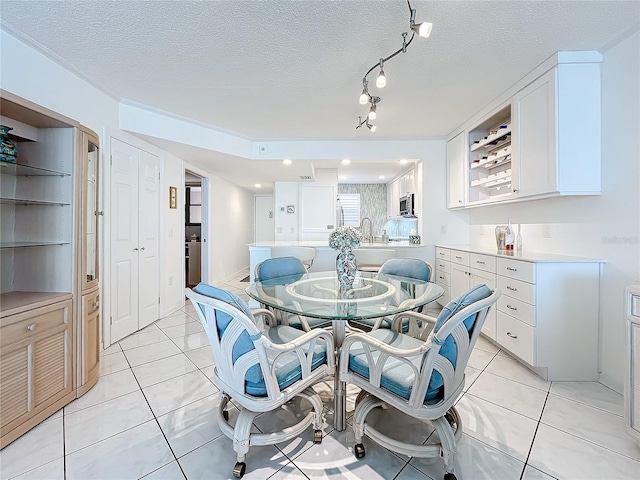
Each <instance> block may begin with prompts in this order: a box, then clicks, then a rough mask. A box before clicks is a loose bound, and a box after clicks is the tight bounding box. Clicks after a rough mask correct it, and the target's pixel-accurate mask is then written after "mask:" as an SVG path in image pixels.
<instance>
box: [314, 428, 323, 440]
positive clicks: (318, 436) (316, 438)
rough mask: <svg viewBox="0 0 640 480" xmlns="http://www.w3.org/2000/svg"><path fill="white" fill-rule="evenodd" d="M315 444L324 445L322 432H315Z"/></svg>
mask: <svg viewBox="0 0 640 480" xmlns="http://www.w3.org/2000/svg"><path fill="white" fill-rule="evenodd" d="M313 443H322V430H314V431H313Z"/></svg>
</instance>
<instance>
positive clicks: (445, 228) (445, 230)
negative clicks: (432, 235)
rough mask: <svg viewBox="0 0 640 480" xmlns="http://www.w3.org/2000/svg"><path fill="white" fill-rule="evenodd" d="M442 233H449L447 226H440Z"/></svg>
mask: <svg viewBox="0 0 640 480" xmlns="http://www.w3.org/2000/svg"><path fill="white" fill-rule="evenodd" d="M440 233H441V234H443V235H444V234H445V233H447V226H446V225H440Z"/></svg>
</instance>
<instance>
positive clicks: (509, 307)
mask: <svg viewBox="0 0 640 480" xmlns="http://www.w3.org/2000/svg"><path fill="white" fill-rule="evenodd" d="M507 308H508V309H509V310H513V311H515V312H517V311H518V309H517V308H516V307H512V306H511V305H509V304H507Z"/></svg>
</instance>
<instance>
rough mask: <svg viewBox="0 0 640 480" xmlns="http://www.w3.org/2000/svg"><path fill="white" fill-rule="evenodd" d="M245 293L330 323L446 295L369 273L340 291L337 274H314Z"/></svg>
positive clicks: (371, 315)
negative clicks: (330, 321)
mask: <svg viewBox="0 0 640 480" xmlns="http://www.w3.org/2000/svg"><path fill="white" fill-rule="evenodd" d="M246 291H247V294H248V295H249V296H250V297H251V298H253V299H254V300H256V301H258V302H260V303H262V304H264V305H268V306H270V307H274V308H277V309H279V310H283V311H285V312H289V313H294V314H296V313H297V314H300V315H305V316H307V317H314V318H324V319H331V320H341V319H342V320H350V319H363V318H378V317H383V316H388V315H394V314H396V313H400V312H405V311H407V310H412V309H414V308H417V307H420V306H422V305H425V304H427V303H430V302H432V301H434V300H436V299H437V298H439V297H440V296H441V295H442V294H443V293H444V291H443V289H442V288H441V287H440V286H438V285H436V284H435V283H429V282H424V281H422V280H416V279H413V278H407V277H399V276H395V275H383V274H378V273H370V272H358V273H357V274H356V278H355V280H354V282H353V285H352V287H351V288H349V289H341V288H340V285H339V282H338V277H337V275H336V272H314V273H307V274H304V275H291V276H286V277H278V278H273V279H270V280H266V281H264V282H254V283H252V284H251V285H249V287H247V289H246Z"/></svg>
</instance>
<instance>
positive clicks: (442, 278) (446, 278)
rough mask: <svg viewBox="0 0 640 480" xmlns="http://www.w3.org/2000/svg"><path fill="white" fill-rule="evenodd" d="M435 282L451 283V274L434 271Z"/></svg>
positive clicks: (441, 283)
mask: <svg viewBox="0 0 640 480" xmlns="http://www.w3.org/2000/svg"><path fill="white" fill-rule="evenodd" d="M436 283H437V284H438V285H451V275H449V274H448V273H445V272H440V271H438V272H436Z"/></svg>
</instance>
